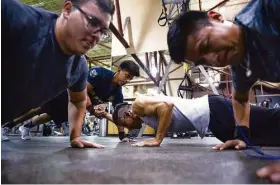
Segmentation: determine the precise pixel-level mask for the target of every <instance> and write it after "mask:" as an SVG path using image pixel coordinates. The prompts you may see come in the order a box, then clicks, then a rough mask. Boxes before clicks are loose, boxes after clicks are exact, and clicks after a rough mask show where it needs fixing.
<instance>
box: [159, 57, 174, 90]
mask: <svg viewBox="0 0 280 185" xmlns="http://www.w3.org/2000/svg"><path fill="white" fill-rule="evenodd" d="M171 65H172V60H171V59H170V62H169V63H168V65H167V67H166V70H165V73H164V75H163V77H162V80H161V83H160V84H159V87H158V94H159V93H160V91H162V88H163V86H164V85H165V83H166V80H167V79H168V75H169V73H168V71H169V69H170V68H171Z"/></svg>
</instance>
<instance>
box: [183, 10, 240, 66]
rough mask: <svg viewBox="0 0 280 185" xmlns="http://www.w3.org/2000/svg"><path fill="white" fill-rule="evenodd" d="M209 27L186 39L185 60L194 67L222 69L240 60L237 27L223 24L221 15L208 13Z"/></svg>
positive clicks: (227, 23) (226, 23)
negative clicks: (202, 66)
mask: <svg viewBox="0 0 280 185" xmlns="http://www.w3.org/2000/svg"><path fill="white" fill-rule="evenodd" d="M208 16H209V20H210V23H211V25H207V26H205V27H203V28H201V29H200V30H199V31H198V32H197V33H195V34H192V35H189V36H188V37H187V38H186V39H187V43H188V44H187V51H186V56H185V57H186V59H187V60H189V61H192V62H194V64H195V65H208V66H214V67H224V66H227V65H234V64H237V63H239V62H240V60H241V59H242V52H241V51H242V50H241V46H240V42H239V41H240V34H238V30H236V29H238V26H236V25H234V24H232V23H229V22H224V21H223V19H222V17H221V15H219V14H217V13H215V12H209V13H208Z"/></svg>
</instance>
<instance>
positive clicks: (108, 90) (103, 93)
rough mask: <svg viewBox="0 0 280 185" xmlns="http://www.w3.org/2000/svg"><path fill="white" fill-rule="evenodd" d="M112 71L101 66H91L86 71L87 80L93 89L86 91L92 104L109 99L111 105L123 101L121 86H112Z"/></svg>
mask: <svg viewBox="0 0 280 185" xmlns="http://www.w3.org/2000/svg"><path fill="white" fill-rule="evenodd" d="M113 77H114V72H112V71H110V70H108V69H105V68H103V67H93V68H91V69H90V70H89V73H88V82H89V83H90V84H91V85H92V86H93V91H92V92H88V95H89V97H90V99H91V103H92V104H93V105H98V104H102V103H104V102H108V101H111V102H112V104H113V107H115V106H116V105H117V104H118V103H122V102H123V94H122V87H121V86H112V80H113Z"/></svg>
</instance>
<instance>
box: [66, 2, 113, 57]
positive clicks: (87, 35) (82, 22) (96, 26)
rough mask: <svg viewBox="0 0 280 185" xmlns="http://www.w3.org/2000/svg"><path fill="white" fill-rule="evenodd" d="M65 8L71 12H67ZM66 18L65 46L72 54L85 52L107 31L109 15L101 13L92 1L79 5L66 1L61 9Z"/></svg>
mask: <svg viewBox="0 0 280 185" xmlns="http://www.w3.org/2000/svg"><path fill="white" fill-rule="evenodd" d="M67 9H68V10H69V9H71V12H70V13H69V11H68V13H67ZM63 11H64V12H63V16H64V18H66V20H67V23H66V31H67V34H66V35H67V38H64V40H65V43H66V47H68V50H69V51H71V52H72V53H73V54H80V55H82V54H85V53H86V52H87V51H88V50H89V49H90V48H92V47H93V46H95V45H96V44H97V43H98V42H99V41H100V39H101V37H102V36H103V35H104V34H106V33H108V28H109V24H110V20H111V15H110V14H108V13H103V12H102V11H101V10H100V9H99V8H98V6H97V5H96V4H95V3H94V2H93V1H88V2H86V3H84V4H82V5H81V6H78V5H73V4H72V3H71V2H66V3H65V6H64V9H63Z"/></svg>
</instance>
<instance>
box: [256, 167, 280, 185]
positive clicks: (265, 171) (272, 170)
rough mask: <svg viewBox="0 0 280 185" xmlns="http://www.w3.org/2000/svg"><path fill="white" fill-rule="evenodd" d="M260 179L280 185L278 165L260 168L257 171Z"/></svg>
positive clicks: (279, 168)
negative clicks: (279, 184)
mask: <svg viewBox="0 0 280 185" xmlns="http://www.w3.org/2000/svg"><path fill="white" fill-rule="evenodd" d="M257 175H258V176H259V177H260V178H267V179H269V180H270V181H271V182H273V183H280V163H274V164H272V165H269V166H266V167H264V168H261V169H259V170H258V171H257Z"/></svg>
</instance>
